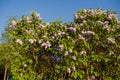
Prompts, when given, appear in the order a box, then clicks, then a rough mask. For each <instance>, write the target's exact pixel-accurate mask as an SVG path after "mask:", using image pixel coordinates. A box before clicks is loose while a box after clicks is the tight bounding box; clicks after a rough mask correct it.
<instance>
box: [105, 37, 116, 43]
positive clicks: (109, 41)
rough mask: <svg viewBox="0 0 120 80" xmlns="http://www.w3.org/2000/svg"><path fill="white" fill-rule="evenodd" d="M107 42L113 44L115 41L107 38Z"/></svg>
mask: <svg viewBox="0 0 120 80" xmlns="http://www.w3.org/2000/svg"><path fill="white" fill-rule="evenodd" d="M107 40H108V43H113V44H115V39H114V38H107Z"/></svg>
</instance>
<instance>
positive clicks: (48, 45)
mask: <svg viewBox="0 0 120 80" xmlns="http://www.w3.org/2000/svg"><path fill="white" fill-rule="evenodd" d="M41 46H42V47H45V49H47V48H49V47H50V46H51V44H50V42H49V41H47V42H43V43H42V44H41Z"/></svg>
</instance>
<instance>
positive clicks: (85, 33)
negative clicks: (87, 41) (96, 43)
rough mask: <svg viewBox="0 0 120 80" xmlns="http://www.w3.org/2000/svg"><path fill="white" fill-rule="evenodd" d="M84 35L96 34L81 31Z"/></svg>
mask: <svg viewBox="0 0 120 80" xmlns="http://www.w3.org/2000/svg"><path fill="white" fill-rule="evenodd" d="M81 33H82V34H84V35H94V34H95V33H94V32H93V31H81Z"/></svg>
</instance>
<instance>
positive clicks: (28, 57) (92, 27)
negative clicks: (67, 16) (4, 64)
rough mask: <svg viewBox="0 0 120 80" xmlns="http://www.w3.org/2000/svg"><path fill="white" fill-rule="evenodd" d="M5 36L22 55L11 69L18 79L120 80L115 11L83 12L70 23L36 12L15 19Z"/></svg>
mask: <svg viewBox="0 0 120 80" xmlns="http://www.w3.org/2000/svg"><path fill="white" fill-rule="evenodd" d="M5 34H6V36H7V37H8V41H11V44H12V45H13V46H14V47H13V48H14V49H16V54H19V55H20V56H21V58H18V59H15V60H13V62H12V65H11V67H10V73H11V74H12V75H13V78H14V79H15V80H16V79H18V80H25V79H29V80H31V79H32V80H33V79H37V80H41V79H49V80H58V79H59V80H65V79H66V80H70V79H73V80H95V79H97V80H109V79H110V80H112V79H120V77H119V75H120V69H119V68H120V64H119V61H120V56H119V53H120V21H119V20H118V18H117V17H116V14H114V12H112V11H103V10H101V9H97V10H93V9H88V10H79V11H78V12H77V13H75V14H74V21H73V22H69V23H62V22H61V21H59V20H58V21H55V22H50V23H47V22H44V21H43V20H42V18H41V16H40V14H38V13H36V12H32V13H31V16H23V17H22V18H21V19H20V20H17V19H12V20H11V21H10V23H9V24H8V26H7V27H6V31H5ZM16 62H18V63H16ZM30 75H32V76H30Z"/></svg>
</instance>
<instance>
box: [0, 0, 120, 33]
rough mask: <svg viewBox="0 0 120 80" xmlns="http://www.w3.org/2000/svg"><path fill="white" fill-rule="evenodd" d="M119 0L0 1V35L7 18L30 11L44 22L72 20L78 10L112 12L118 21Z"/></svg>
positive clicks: (18, 16) (119, 15)
mask: <svg viewBox="0 0 120 80" xmlns="http://www.w3.org/2000/svg"><path fill="white" fill-rule="evenodd" d="M119 4H120V0H0V34H1V33H2V32H3V31H4V28H5V25H7V23H8V21H9V18H10V17H11V16H15V17H17V18H20V17H21V16H22V15H30V12H31V11H36V12H38V13H40V15H41V17H42V19H43V20H44V21H46V22H51V21H55V20H57V19H58V18H62V21H63V22H70V21H72V20H73V14H74V13H75V12H77V11H78V10H80V9H89V8H93V9H97V8H102V9H103V10H110V9H112V10H114V11H116V12H117V14H118V17H119V19H120V6H119Z"/></svg>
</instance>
